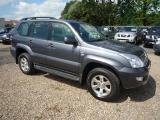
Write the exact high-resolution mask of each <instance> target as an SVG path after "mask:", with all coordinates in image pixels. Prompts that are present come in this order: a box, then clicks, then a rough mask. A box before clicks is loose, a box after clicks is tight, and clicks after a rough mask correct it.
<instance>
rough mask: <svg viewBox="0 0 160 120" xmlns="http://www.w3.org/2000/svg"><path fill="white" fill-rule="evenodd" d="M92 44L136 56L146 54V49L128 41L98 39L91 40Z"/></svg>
mask: <svg viewBox="0 0 160 120" xmlns="http://www.w3.org/2000/svg"><path fill="white" fill-rule="evenodd" d="M91 44H92V45H95V46H98V47H102V48H105V49H109V50H113V51H116V52H120V53H126V54H134V55H136V56H138V57H139V56H141V55H142V54H144V50H143V49H142V48H141V47H138V46H135V45H131V44H128V43H121V42H119V41H115V40H105V41H98V42H91Z"/></svg>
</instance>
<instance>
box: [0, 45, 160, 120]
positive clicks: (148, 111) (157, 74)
mask: <svg viewBox="0 0 160 120" xmlns="http://www.w3.org/2000/svg"><path fill="white" fill-rule="evenodd" d="M149 57H150V59H151V61H152V66H151V72H150V80H149V82H148V84H147V85H145V86H142V87H140V88H137V89H131V90H123V91H122V94H121V97H120V99H118V100H117V101H115V102H102V101H99V100H96V99H95V98H93V97H92V96H91V95H90V93H88V92H87V90H86V87H85V86H80V85H79V84H78V83H76V82H73V81H70V80H66V79H64V78H60V77H57V76H54V75H50V74H47V73H43V72H39V73H37V74H35V75H32V76H27V75H24V74H23V73H22V72H21V71H20V70H19V68H18V65H16V64H15V62H14V60H13V58H12V57H11V55H10V53H9V46H4V45H1V44H0V120H61V119H64V120H128V119H130V120H160V56H156V55H154V53H153V51H152V50H151V49H150V50H149Z"/></svg>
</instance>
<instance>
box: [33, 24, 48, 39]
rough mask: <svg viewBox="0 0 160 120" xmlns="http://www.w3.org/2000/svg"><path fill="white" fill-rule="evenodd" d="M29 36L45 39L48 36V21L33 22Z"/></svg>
mask: <svg viewBox="0 0 160 120" xmlns="http://www.w3.org/2000/svg"><path fill="white" fill-rule="evenodd" d="M30 36H31V37H34V38H38V39H45V40H47V39H48V36H49V23H47V22H35V23H34V24H32V26H31V33H30Z"/></svg>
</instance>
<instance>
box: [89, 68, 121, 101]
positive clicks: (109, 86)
mask: <svg viewBox="0 0 160 120" xmlns="http://www.w3.org/2000/svg"><path fill="white" fill-rule="evenodd" d="M102 76H103V77H102ZM95 79H96V82H97V80H99V82H97V83H98V84H97V83H96V82H95ZM101 80H102V81H103V83H101V82H102V81H101ZM98 86H99V88H98ZM87 87H88V91H89V92H90V93H91V94H92V96H94V97H95V98H97V99H99V100H102V101H114V100H116V98H118V97H119V93H120V82H119V79H118V77H117V76H116V75H115V74H114V73H113V72H111V71H109V70H107V69H104V68H95V69H93V70H91V71H90V72H89V74H88V77H87ZM95 88H97V89H95ZM102 89H103V90H102ZM98 91H99V92H98ZM100 91H101V92H100ZM102 91H103V92H102Z"/></svg>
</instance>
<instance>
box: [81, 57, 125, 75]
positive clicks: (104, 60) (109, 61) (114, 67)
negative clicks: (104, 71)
mask: <svg viewBox="0 0 160 120" xmlns="http://www.w3.org/2000/svg"><path fill="white" fill-rule="evenodd" d="M82 63H83V64H82V67H81V70H80V76H81V77H82V74H83V71H84V70H85V68H86V66H87V65H88V64H90V63H98V64H101V65H104V67H105V66H107V67H109V68H111V69H112V70H114V71H115V72H117V71H118V70H119V69H121V68H122V67H123V65H122V63H120V62H118V61H115V60H113V59H109V58H108V59H107V58H103V57H98V56H93V55H87V56H85V57H84V58H83V60H82Z"/></svg>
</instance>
